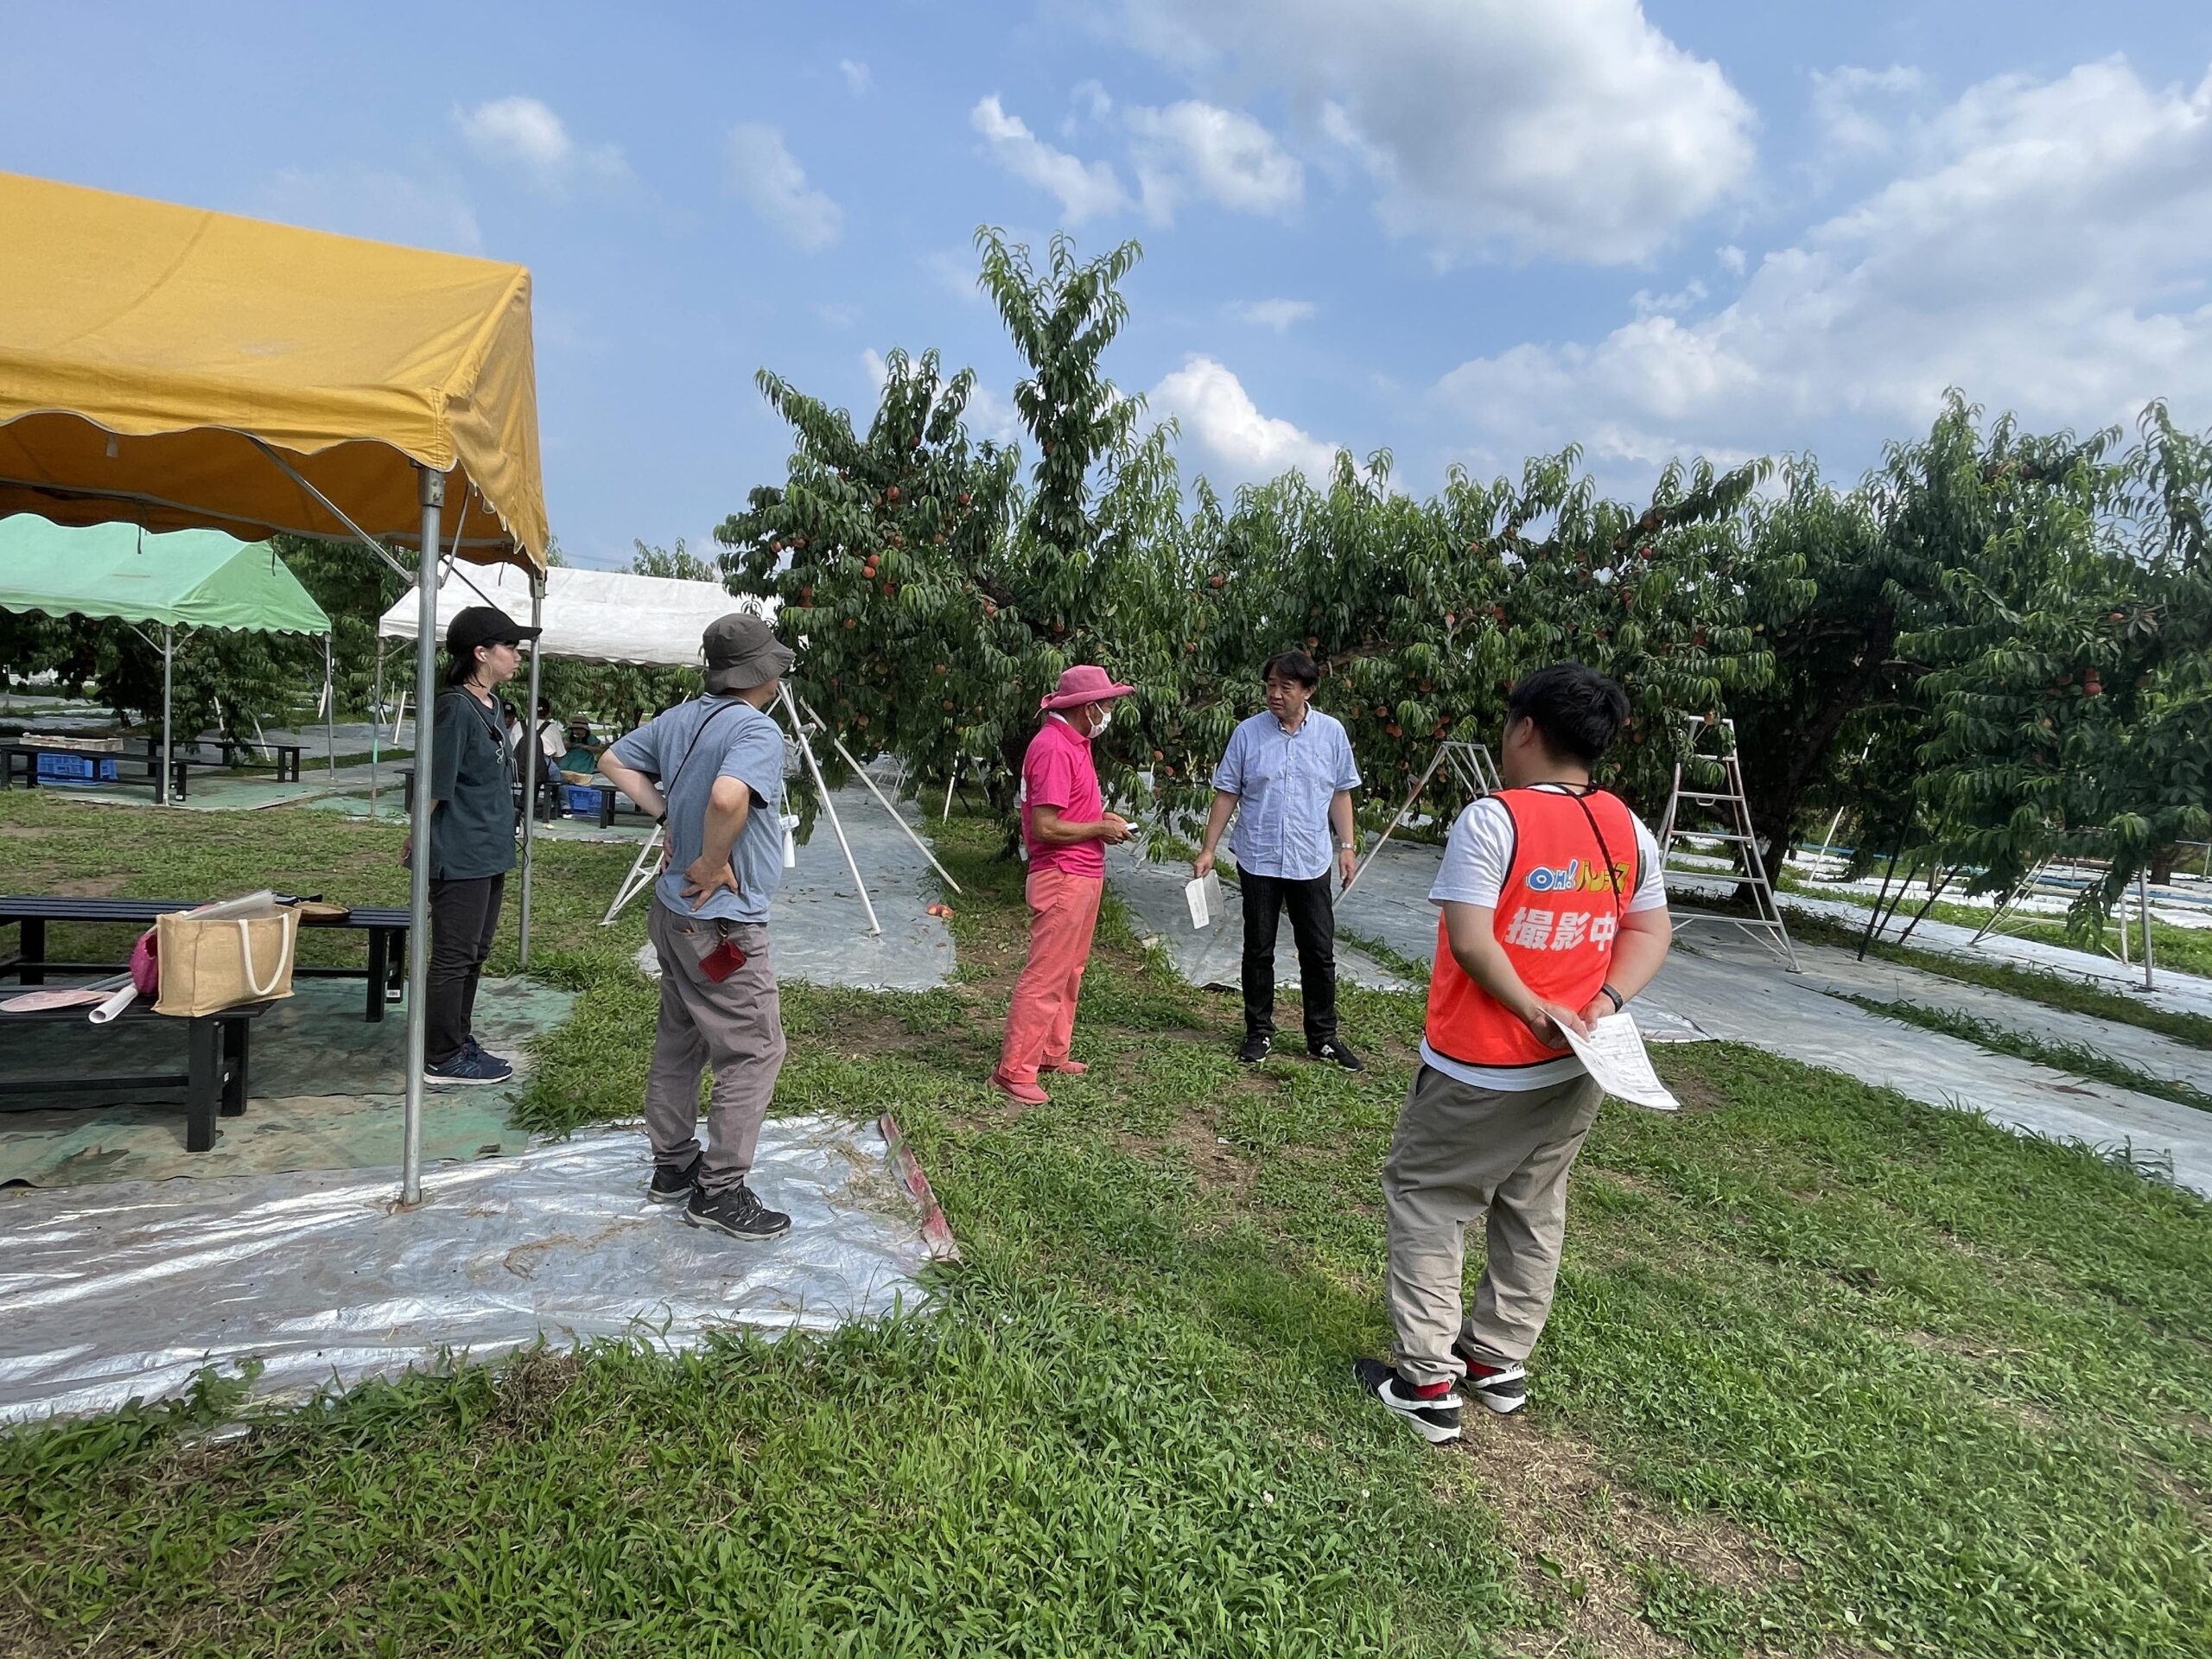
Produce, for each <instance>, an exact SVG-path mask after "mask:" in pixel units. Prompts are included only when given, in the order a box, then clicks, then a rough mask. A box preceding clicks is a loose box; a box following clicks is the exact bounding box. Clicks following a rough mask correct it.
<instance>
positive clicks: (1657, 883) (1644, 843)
mask: <svg viewBox="0 0 2212 1659" xmlns="http://www.w3.org/2000/svg"><path fill="white" fill-rule="evenodd" d="M1635 823H1636V861H1637V878H1636V891H1635V892H1634V893H1631V894H1630V896H1629V901H1628V907H1629V909H1630V912H1636V911H1639V910H1664V909H1666V908H1667V873H1666V872H1665V871H1664V870H1663V869H1662V868H1660V866H1659V842H1658V840H1657V839H1656V837H1655V836H1653V835H1652V833H1651V831H1650V830H1649V829H1647V828H1645V826H1644V823H1643V819H1642V818H1637V819H1636V820H1635Z"/></svg>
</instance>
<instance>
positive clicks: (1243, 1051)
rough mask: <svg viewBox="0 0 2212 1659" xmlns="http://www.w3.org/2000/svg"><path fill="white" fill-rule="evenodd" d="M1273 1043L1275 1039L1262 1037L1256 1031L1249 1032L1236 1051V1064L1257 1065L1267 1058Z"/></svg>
mask: <svg viewBox="0 0 2212 1659" xmlns="http://www.w3.org/2000/svg"><path fill="white" fill-rule="evenodd" d="M1274 1044H1275V1039H1274V1038H1272V1037H1262V1035H1260V1033H1257V1032H1253V1033H1249V1035H1247V1036H1246V1037H1245V1039H1244V1041H1243V1046H1241V1047H1239V1048H1238V1049H1237V1051H1236V1061H1237V1064H1238V1065H1258V1064H1259V1063H1260V1062H1261V1061H1262V1060H1264V1059H1266V1058H1268V1050H1269V1049H1271V1048H1273V1047H1274Z"/></svg>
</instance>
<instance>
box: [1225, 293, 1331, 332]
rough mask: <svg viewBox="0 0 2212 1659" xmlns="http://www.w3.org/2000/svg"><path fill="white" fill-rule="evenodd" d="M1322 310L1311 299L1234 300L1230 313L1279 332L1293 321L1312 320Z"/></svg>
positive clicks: (1237, 317) (1230, 306)
mask: <svg viewBox="0 0 2212 1659" xmlns="http://www.w3.org/2000/svg"><path fill="white" fill-rule="evenodd" d="M1320 312H1321V308H1320V307H1319V306H1318V305H1316V304H1314V303H1313V301H1311V300H1232V301H1230V304H1229V315H1230V316H1232V317H1234V318H1236V321H1239V322H1249V323H1250V324H1251V325H1252V326H1253V327H1255V328H1272V329H1274V331H1275V333H1277V334H1282V333H1284V332H1286V331H1287V329H1288V328H1289V327H1290V326H1291V325H1292V324H1293V323H1297V322H1310V321H1313V318H1315V317H1317V316H1319V315H1320Z"/></svg>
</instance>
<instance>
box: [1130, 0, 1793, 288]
mask: <svg viewBox="0 0 2212 1659" xmlns="http://www.w3.org/2000/svg"><path fill="white" fill-rule="evenodd" d="M1120 32H1121V34H1122V35H1123V36H1124V37H1125V38H1126V39H1128V41H1133V42H1134V43H1135V44H1136V45H1138V46H1139V47H1140V48H1143V49H1145V50H1148V51H1150V52H1152V53H1153V54H1155V55H1156V56H1159V57H1160V58H1163V59H1165V60H1167V61H1169V62H1171V63H1173V64H1176V65H1178V66H1179V67H1184V68H1185V69H1186V70H1188V71H1190V72H1191V73H1194V74H1198V73H1211V72H1213V71H1214V70H1216V69H1217V67H1224V66H1225V67H1228V68H1229V69H1230V70H1231V71H1233V73H1235V75H1236V78H1237V80H1238V82H1239V84H1240V85H1245V86H1249V85H1251V84H1252V83H1254V82H1255V81H1260V80H1263V81H1266V82H1268V84H1271V85H1279V86H1282V87H1283V88H1284V89H1285V91H1286V92H1287V94H1288V95H1289V96H1290V97H1291V98H1292V99H1293V100H1294V103H1295V105H1296V106H1297V107H1299V108H1300V109H1301V110H1302V111H1305V112H1306V116H1307V118H1309V119H1311V120H1313V122H1314V123H1315V124H1316V125H1317V126H1318V128H1319V130H1320V131H1321V133H1322V134H1323V135H1324V136H1325V137H1329V138H1331V139H1332V140H1333V141H1334V142H1335V143H1337V144H1338V147H1339V148H1341V149H1343V150H1344V153H1345V154H1346V155H1347V156H1349V157H1350V158H1351V160H1352V161H1354V162H1357V164H1358V165H1359V166H1361V167H1362V168H1364V169H1365V170H1366V171H1367V172H1368V174H1369V175H1370V176H1371V178H1372V180H1373V181H1374V183H1375V185H1376V188H1377V189H1378V191H1379V193H1380V199H1379V201H1378V203H1377V211H1378V212H1379V213H1380V214H1381V217H1382V219H1383V224H1384V225H1385V226H1387V227H1388V228H1389V230H1391V231H1392V232H1395V233H1398V234H1402V235H1409V236H1418V237H1421V238H1427V239H1430V240H1433V242H1434V243H1436V244H1437V245H1439V246H1440V248H1442V249H1445V250H1447V251H1456V250H1461V249H1475V250H1480V251H1508V252H1511V253H1515V254H1519V255H1529V254H1544V255H1553V256H1557V257H1566V258H1573V259H1579V260H1585V261H1589V262H1592V263H1595V264H1629V263H1634V262H1636V261H1638V260H1641V259H1643V258H1644V257H1647V256H1649V254H1651V253H1652V252H1654V251H1656V250H1657V249H1659V248H1660V247H1662V245H1665V244H1666V242H1667V241H1668V239H1669V238H1670V237H1671V236H1672V234H1673V233H1674V232H1675V230H1676V228H1677V227H1678V226H1681V225H1682V224H1683V223H1684V222H1686V221H1688V220H1689V219H1694V218H1696V217H1697V216H1698V215H1699V214H1700V213H1704V212H1706V211H1707V209H1709V208H1711V207H1714V206H1715V205H1716V204H1718V203H1719V202H1720V201H1722V200H1726V198H1727V197H1728V196H1730V195H1731V194H1733V193H1734V192H1735V191H1737V190H1738V188H1741V187H1742V186H1743V184H1744V183H1745V180H1746V178H1747V176H1748V175H1749V174H1750V171H1751V163H1752V159H1753V144H1752V129H1753V126H1754V124H1755V118H1754V116H1753V113H1752V111H1751V106H1750V105H1749V104H1748V103H1746V102H1745V99H1744V98H1743V97H1742V95H1741V94H1740V93H1738V92H1737V91H1736V89H1735V88H1734V87H1733V86H1730V85H1729V83H1728V79H1727V77H1726V75H1724V74H1723V73H1721V71H1720V69H1719V66H1717V65H1715V64H1713V63H1712V62H1711V61H1709V60H1705V59H1702V58H1699V57H1696V56H1694V55H1693V54H1690V53H1688V52H1686V51H1684V50H1683V49H1682V48H1681V47H1679V46H1677V45H1675V43H1674V41H1671V40H1669V39H1668V37H1667V36H1666V35H1664V34H1663V33H1662V32H1661V31H1660V30H1659V29H1656V27H1654V26H1653V24H1652V23H1651V22H1650V21H1649V19H1648V18H1646V17H1645V16H1644V15H1643V9H1642V7H1641V6H1640V5H1639V4H1638V3H1637V0H1548V3H1545V4H1541V5H1531V4H1529V3H1527V0H1365V3H1363V4H1361V5H1358V6H1351V5H1345V4H1343V3H1340V0H1206V3H1204V4H1198V3H1193V0H1124V10H1123V12H1122V19H1121V29H1120Z"/></svg>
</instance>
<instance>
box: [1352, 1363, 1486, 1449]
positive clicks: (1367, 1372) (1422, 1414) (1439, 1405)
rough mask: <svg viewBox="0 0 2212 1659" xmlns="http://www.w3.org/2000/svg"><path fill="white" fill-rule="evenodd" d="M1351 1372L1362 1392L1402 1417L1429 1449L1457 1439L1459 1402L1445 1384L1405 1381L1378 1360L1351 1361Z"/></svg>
mask: <svg viewBox="0 0 2212 1659" xmlns="http://www.w3.org/2000/svg"><path fill="white" fill-rule="evenodd" d="M1351 1369H1352V1375H1353V1376H1356V1377H1357V1378H1358V1379H1359V1386H1360V1388H1361V1389H1362V1390H1363V1391H1364V1392H1366V1393H1368V1394H1371V1395H1374V1396H1375V1397H1376V1399H1377V1400H1380V1401H1381V1402H1383V1408H1384V1409H1385V1410H1387V1411H1392V1412H1395V1413H1396V1414H1398V1415H1399V1416H1400V1417H1402V1418H1404V1419H1405V1421H1407V1423H1408V1424H1409V1425H1410V1426H1411V1427H1412V1428H1413V1431H1414V1433H1416V1434H1418V1435H1420V1436H1421V1439H1423V1440H1427V1442H1428V1443H1429V1444H1430V1445H1431V1446H1443V1445H1445V1444H1446V1443H1447V1442H1449V1441H1452V1440H1458V1439H1459V1408H1460V1405H1461V1402H1460V1399H1459V1395H1458V1394H1457V1393H1456V1392H1455V1391H1454V1390H1453V1389H1452V1384H1451V1383H1448V1382H1447V1383H1428V1384H1426V1385H1423V1384H1421V1383H1414V1382H1409V1381H1408V1380H1407V1379H1406V1378H1405V1377H1404V1376H1401V1375H1400V1374H1399V1372H1398V1370H1397V1369H1396V1368H1395V1366H1390V1365H1386V1364H1384V1363H1383V1362H1382V1361H1381V1360H1379V1359H1362V1360H1355V1361H1354V1362H1353V1363H1352V1368H1351Z"/></svg>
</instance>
